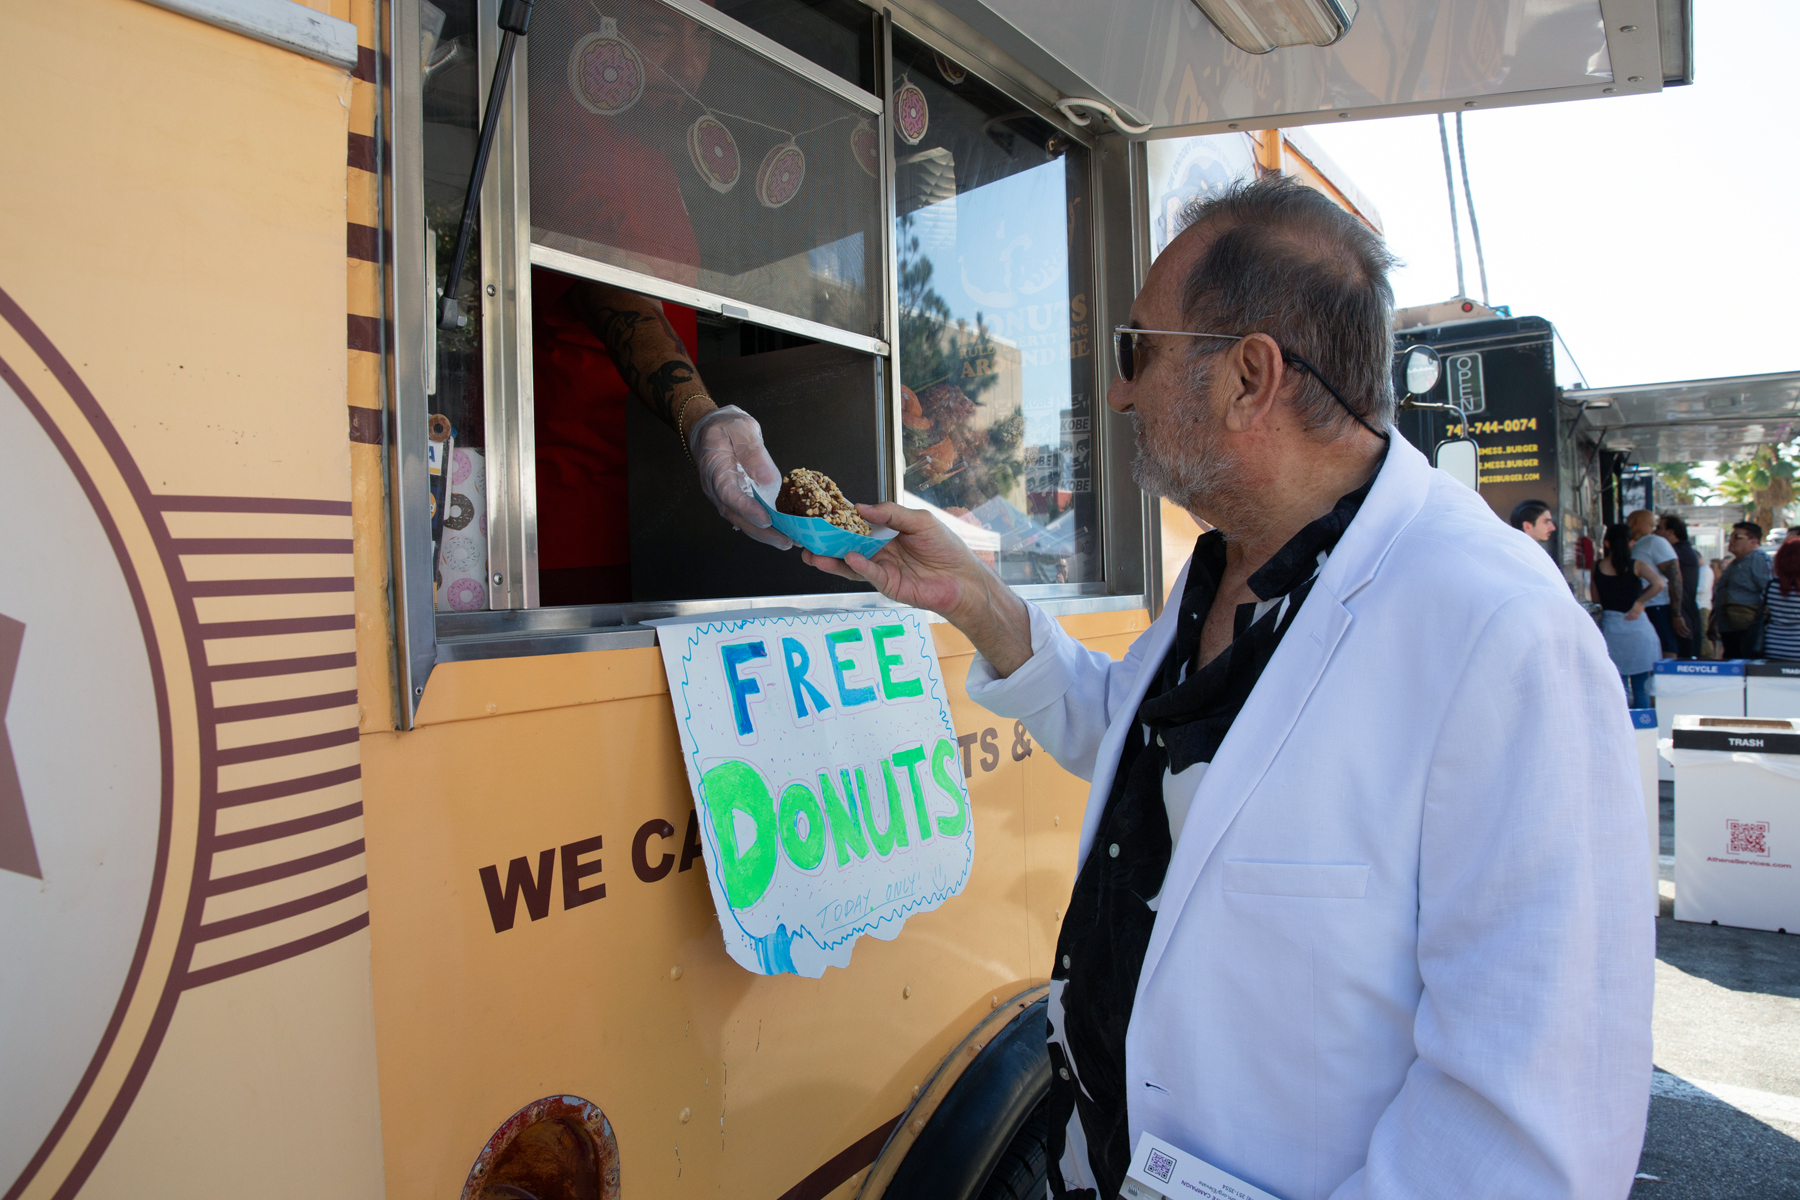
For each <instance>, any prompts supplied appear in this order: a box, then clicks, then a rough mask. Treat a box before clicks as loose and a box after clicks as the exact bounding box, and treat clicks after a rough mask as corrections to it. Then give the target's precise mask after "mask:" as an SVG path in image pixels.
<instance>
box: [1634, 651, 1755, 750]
mask: <svg viewBox="0 0 1800 1200" xmlns="http://www.w3.org/2000/svg"><path fill="white" fill-rule="evenodd" d="M1652 672H1653V673H1652V675H1651V677H1650V693H1651V695H1652V696H1653V697H1655V703H1656V730H1657V735H1658V736H1659V737H1660V738H1663V739H1665V740H1666V739H1667V738H1668V736H1669V733H1670V731H1671V730H1672V729H1673V728H1674V726H1673V725H1672V724H1671V722H1672V721H1674V719H1675V718H1676V717H1679V716H1683V715H1693V716H1702V717H1741V716H1743V715H1744V660H1743V659H1741V658H1734V659H1728V660H1726V661H1724V662H1705V661H1694V660H1690V659H1683V658H1663V659H1658V660H1657V663H1656V666H1655V667H1653V668H1652ZM1660 777H1661V778H1663V779H1673V778H1675V776H1674V774H1673V773H1672V772H1671V771H1670V768H1669V763H1668V761H1667V760H1664V761H1663V762H1662V763H1661V764H1660Z"/></svg>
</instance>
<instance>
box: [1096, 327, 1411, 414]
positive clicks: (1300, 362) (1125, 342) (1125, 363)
mask: <svg viewBox="0 0 1800 1200" xmlns="http://www.w3.org/2000/svg"><path fill="white" fill-rule="evenodd" d="M1146 333H1160V334H1164V335H1166V336H1168V337H1203V338H1218V339H1219V340H1220V341H1225V342H1241V341H1243V340H1244V339H1245V338H1246V337H1247V336H1249V335H1248V334H1242V333H1195V332H1194V331H1193V330H1191V329H1138V328H1135V327H1134V326H1131V325H1120V326H1117V327H1116V328H1114V329H1113V349H1114V354H1115V357H1116V358H1117V359H1118V362H1119V378H1120V379H1123V380H1124V381H1125V382H1126V383H1130V382H1131V381H1132V379H1133V377H1134V376H1136V375H1137V340H1138V338H1139V337H1141V336H1142V335H1144V334H1146ZM1281 361H1282V362H1284V363H1286V364H1287V365H1288V366H1290V367H1293V368H1295V369H1296V370H1300V371H1304V372H1306V374H1308V375H1311V376H1312V377H1313V378H1314V379H1316V380H1318V381H1319V386H1320V387H1322V388H1324V389H1325V390H1326V391H1328V392H1330V393H1331V398H1332V399H1333V400H1336V401H1337V402H1338V403H1339V404H1340V405H1342V406H1343V408H1344V411H1345V412H1347V413H1349V414H1350V418H1351V419H1352V420H1353V421H1355V422H1356V423H1357V424H1358V425H1361V426H1362V427H1363V428H1364V429H1366V430H1368V431H1369V432H1370V433H1372V434H1374V435H1375V436H1376V437H1378V438H1380V439H1381V440H1382V441H1384V442H1385V441H1387V440H1388V435H1387V434H1385V433H1383V432H1381V430H1379V429H1377V428H1375V427H1374V426H1373V425H1371V424H1369V423H1368V422H1367V421H1365V420H1363V419H1362V415H1361V414H1360V413H1358V412H1357V411H1356V410H1355V409H1354V408H1351V407H1350V402H1349V401H1348V400H1346V399H1344V398H1343V397H1342V396H1341V395H1339V394H1338V390H1337V389H1336V388H1334V387H1332V386H1331V384H1330V383H1329V382H1328V381H1327V380H1326V378H1325V377H1324V376H1323V375H1321V374H1319V368H1317V367H1315V366H1313V365H1312V364H1311V363H1309V362H1307V361H1306V360H1305V359H1304V358H1301V357H1300V356H1299V355H1298V354H1295V353H1293V352H1292V351H1291V350H1283V351H1282V352H1281Z"/></svg>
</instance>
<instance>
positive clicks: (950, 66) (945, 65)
mask: <svg viewBox="0 0 1800 1200" xmlns="http://www.w3.org/2000/svg"><path fill="white" fill-rule="evenodd" d="M931 57H932V61H934V62H935V63H936V64H937V73H938V74H939V75H940V76H941V77H942V78H943V80H944V82H945V83H947V84H949V85H950V86H951V87H955V86H956V85H957V84H959V83H961V82H962V81H963V80H965V79H967V78H968V77H969V73H968V72H967V71H965V70H963V69H962V68H961V67H959V66H957V65H956V64H955V63H953V62H951V61H950V60H949V59H947V58H945V57H944V56H943V55H941V54H939V53H938V52H937V51H935V50H933V51H932V52H931Z"/></svg>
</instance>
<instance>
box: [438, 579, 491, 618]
mask: <svg viewBox="0 0 1800 1200" xmlns="http://www.w3.org/2000/svg"><path fill="white" fill-rule="evenodd" d="M444 592H445V599H447V600H448V601H449V602H450V607H451V608H452V609H454V610H455V611H457V612H475V611H477V610H479V609H483V608H486V607H487V588H486V587H485V586H484V585H483V584H482V582H481V580H479V579H472V578H470V577H469V576H467V575H464V576H463V577H462V578H460V579H452V580H451V581H450V586H449V587H447V588H445V589H444Z"/></svg>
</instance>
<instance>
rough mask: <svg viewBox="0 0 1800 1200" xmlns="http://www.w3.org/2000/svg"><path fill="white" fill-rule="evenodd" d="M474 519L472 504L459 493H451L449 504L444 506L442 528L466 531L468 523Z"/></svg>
mask: <svg viewBox="0 0 1800 1200" xmlns="http://www.w3.org/2000/svg"><path fill="white" fill-rule="evenodd" d="M474 519H475V505H474V502H473V501H471V500H470V499H469V498H468V497H467V496H465V495H463V494H462V493H461V492H451V493H450V501H449V503H447V504H445V505H444V527H445V528H446V529H467V528H468V527H469V522H470V521H473V520H474Z"/></svg>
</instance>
